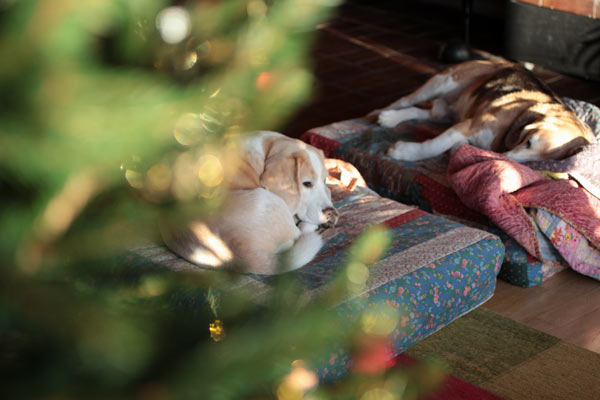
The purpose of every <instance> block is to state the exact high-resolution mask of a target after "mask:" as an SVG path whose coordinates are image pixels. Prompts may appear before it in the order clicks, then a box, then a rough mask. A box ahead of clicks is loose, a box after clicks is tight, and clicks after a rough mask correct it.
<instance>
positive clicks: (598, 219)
mask: <svg viewBox="0 0 600 400" xmlns="http://www.w3.org/2000/svg"><path fill="white" fill-rule="evenodd" d="M554 163H555V164H557V165H559V164H561V162H554ZM548 164H549V166H550V167H552V164H553V163H552V162H548ZM562 164H565V165H566V164H567V163H565V162H562ZM590 164H593V163H590ZM579 168H580V170H582V171H583V172H589V174H588V175H589V176H592V175H594V174H595V171H593V170H590V171H587V170H586V168H585V163H581V164H580V166H579ZM448 180H449V182H450V184H451V186H452V188H453V189H454V191H455V192H456V193H457V195H458V196H459V198H460V199H461V201H462V202H463V203H464V204H465V205H467V206H468V207H469V208H471V209H474V210H476V211H478V212H480V213H482V214H484V215H486V216H487V217H488V218H490V220H491V221H492V222H493V223H494V224H495V225H496V226H498V227H499V228H500V229H502V230H503V231H504V232H505V233H507V234H508V235H509V236H511V237H512V238H514V239H515V240H516V241H517V242H518V243H519V244H520V245H521V246H523V248H525V249H526V250H527V252H528V253H529V254H530V255H532V256H534V257H535V258H537V259H542V258H543V256H542V251H541V248H540V243H539V240H538V235H537V232H538V229H537V225H540V224H541V225H542V226H546V229H548V228H549V224H548V223H544V221H543V219H544V215H543V214H539V213H538V212H537V211H536V212H535V213H533V214H531V215H530V213H528V210H543V211H545V212H546V219H548V214H547V213H551V214H554V215H556V216H559V217H560V219H561V220H562V222H563V226H562V229H563V232H564V233H566V230H567V229H568V230H570V234H571V236H573V235H578V234H580V235H583V236H584V237H585V239H587V241H588V242H589V244H591V245H592V246H594V247H596V248H600V199H598V198H597V197H595V196H594V195H593V194H592V193H591V192H590V191H588V190H586V189H585V188H584V187H583V186H582V185H580V184H579V183H578V182H576V181H575V180H572V179H564V180H551V179H548V178H546V177H545V176H543V175H542V174H540V173H538V172H536V171H534V170H532V169H531V168H529V167H527V166H525V165H522V164H519V163H517V162H514V161H512V160H510V159H508V158H506V157H504V156H502V155H500V154H497V153H494V152H491V151H486V150H481V149H478V148H476V147H473V146H470V145H462V146H461V147H459V148H458V149H457V151H456V152H454V154H453V155H452V156H451V157H450V162H449V164H448ZM532 215H533V218H532ZM538 220H539V224H538V223H537V221H538ZM564 233H563V235H562V238H560V239H559V237H560V236H561V235H558V237H555V239H559V240H555V242H553V244H554V245H555V247H556V248H557V250H558V251H559V253H560V254H561V255H562V256H563V257H564V258H565V259H566V261H569V260H570V259H571V261H573V260H574V257H573V256H574V255H573V254H572V253H573V251H572V248H570V247H569V244H568V241H567V240H566V239H567V238H568V236H567V235H566V234H564ZM552 235H553V233H551V234H550V236H552ZM555 236H556V235H555ZM550 239H551V240H552V238H550ZM589 244H588V243H586V244H585V245H586V246H587V247H589ZM598 261H599V260H598V252H597V251H594V252H590V254H589V256H588V257H584V259H578V260H577V261H576V262H574V264H571V267H572V268H573V269H575V270H577V271H578V272H581V273H584V274H586V275H591V276H594V277H600V263H599V262H598Z"/></svg>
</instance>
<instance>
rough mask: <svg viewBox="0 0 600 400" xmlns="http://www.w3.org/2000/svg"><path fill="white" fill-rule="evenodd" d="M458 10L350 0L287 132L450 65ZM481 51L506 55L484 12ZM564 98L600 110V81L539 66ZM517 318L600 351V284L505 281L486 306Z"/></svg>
mask: <svg viewBox="0 0 600 400" xmlns="http://www.w3.org/2000/svg"><path fill="white" fill-rule="evenodd" d="M461 23H462V16H461V14H460V12H459V11H457V10H448V9H442V8H439V7H438V6H430V7H422V6H419V5H418V4H415V3H414V2H412V1H409V0H403V1H391V0H390V1H385V0H378V1H367V0H346V1H345V2H344V4H343V5H342V6H341V7H340V8H339V9H338V11H337V13H336V14H335V15H333V16H332V18H331V19H330V21H328V22H327V23H325V24H322V25H321V26H320V27H319V29H318V32H317V37H316V40H315V43H314V45H313V50H312V53H311V57H312V60H311V61H312V64H313V71H314V74H315V78H316V79H315V87H314V96H313V98H312V100H311V101H310V102H309V103H308V104H306V106H305V107H303V108H302V109H301V110H299V111H298V112H297V113H296V114H295V115H294V116H293V117H292V118H291V119H290V121H289V123H288V124H287V126H285V127H283V128H282V129H281V131H282V132H284V133H286V134H287V135H289V136H292V137H299V136H300V135H301V134H302V133H303V132H304V131H306V130H308V129H310V128H314V127H316V126H320V125H326V124H329V123H331V122H334V121H340V120H344V119H349V118H355V117H358V116H361V115H364V114H366V113H367V112H369V111H371V110H373V109H375V108H380V107H383V106H385V105H387V104H389V103H391V102H393V101H394V100H396V99H397V98H399V97H401V96H402V95H404V94H406V93H409V92H411V91H413V90H414V89H416V88H417V87H418V86H420V85H421V84H422V83H423V82H425V80H426V79H427V78H428V77H429V76H431V75H432V74H433V73H435V72H436V71H438V70H441V69H443V68H445V67H446V66H447V64H444V63H443V62H442V61H440V59H439V54H440V51H441V49H442V46H443V45H444V43H445V42H446V41H447V40H448V39H452V38H460V37H461V36H462V25H461ZM471 36H472V38H473V47H474V48H476V49H478V50H483V51H485V52H487V53H492V54H499V55H501V51H502V47H503V44H502V40H503V37H502V23H501V21H497V20H493V19H489V18H486V17H483V16H480V15H474V17H473V21H472V35H471ZM534 72H535V73H536V74H537V75H538V77H539V78H540V79H542V80H544V81H545V82H546V83H547V84H548V85H549V86H550V87H551V88H552V89H553V90H554V91H555V92H556V93H558V94H559V95H560V96H567V97H572V98H575V99H580V100H585V101H588V102H591V103H594V104H597V105H600V83H599V82H590V81H586V80H583V79H580V78H577V77H572V76H566V75H563V74H560V73H557V72H555V71H549V70H546V69H543V68H536V69H534ZM484 306H485V307H487V308H489V309H491V310H494V311H497V312H499V313H500V314H503V315H505V316H508V317H509V318H512V319H515V320H517V321H521V322H523V323H525V324H527V325H530V326H532V327H534V328H536V329H539V330H541V331H544V332H547V333H549V334H551V335H554V336H557V337H560V338H562V339H564V340H566V341H568V342H571V343H574V344H576V345H579V346H581V347H584V348H587V349H590V350H593V351H595V352H598V353H600V282H598V281H595V280H593V279H590V278H587V277H583V276H580V275H578V274H576V273H574V272H572V271H570V270H569V271H564V272H561V273H559V274H557V275H556V276H554V277H552V278H551V279H549V280H548V281H546V282H545V283H543V284H542V285H541V286H538V287H534V288H528V289H523V288H519V287H516V286H512V285H510V284H508V283H505V282H503V281H499V282H498V287H497V290H496V294H495V295H494V297H493V298H492V299H491V300H490V301H489V302H488V303H486V304H485V305H484Z"/></svg>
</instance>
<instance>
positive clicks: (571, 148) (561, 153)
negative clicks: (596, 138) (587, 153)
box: [544, 136, 590, 160]
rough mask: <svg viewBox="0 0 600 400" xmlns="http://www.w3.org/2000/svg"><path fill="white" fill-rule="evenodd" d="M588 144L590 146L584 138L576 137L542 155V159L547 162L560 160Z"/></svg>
mask: <svg viewBox="0 0 600 400" xmlns="http://www.w3.org/2000/svg"><path fill="white" fill-rule="evenodd" d="M588 144H590V142H589V141H588V140H587V139H586V138H584V137H583V136H578V137H576V138H573V139H572V140H571V141H569V142H567V143H565V144H563V145H562V146H560V147H557V148H555V149H552V150H551V151H549V152H548V153H546V154H544V158H545V159H548V160H562V159H563V158H567V157H570V156H572V155H573V154H575V153H577V152H578V151H579V149H581V148H582V147H583V146H586V145H588Z"/></svg>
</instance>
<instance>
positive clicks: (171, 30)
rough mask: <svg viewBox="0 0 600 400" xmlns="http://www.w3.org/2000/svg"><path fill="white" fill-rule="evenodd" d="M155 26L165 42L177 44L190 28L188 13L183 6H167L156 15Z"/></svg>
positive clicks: (188, 32) (185, 36) (187, 33)
mask: <svg viewBox="0 0 600 400" xmlns="http://www.w3.org/2000/svg"><path fill="white" fill-rule="evenodd" d="M156 28H157V29H158V31H159V33H160V37H161V38H162V40H164V41H165V43H168V44H177V43H179V42H181V41H183V40H184V39H185V38H187V37H188V35H189V34H190V32H191V30H192V23H191V19H190V14H189V13H188V11H187V10H186V9H185V8H183V7H178V6H174V7H167V8H165V9H164V10H162V11H161V12H160V13H158V15H157V16H156Z"/></svg>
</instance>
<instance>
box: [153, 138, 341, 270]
mask: <svg viewBox="0 0 600 400" xmlns="http://www.w3.org/2000/svg"><path fill="white" fill-rule="evenodd" d="M241 148H242V152H241V153H242V154H241V158H242V162H241V167H240V168H239V169H238V170H237V172H236V173H235V174H234V177H233V178H232V179H231V182H229V187H230V188H231V191H230V192H229V194H228V198H227V200H226V201H225V204H224V206H223V208H222V209H221V212H219V213H218V215H213V216H211V217H209V218H203V219H202V220H192V221H189V222H188V223H187V224H184V225H185V226H184V227H181V226H173V225H172V224H169V223H165V222H164V221H163V222H161V233H162V236H163V239H164V241H165V244H166V245H167V246H168V247H169V248H170V249H171V250H172V251H173V252H175V253H177V254H178V255H180V256H181V257H183V258H185V259H187V260H188V261H190V262H193V263H195V264H199V265H203V266H211V267H236V268H240V267H241V268H242V269H243V270H244V271H245V272H251V273H258V274H275V273H281V272H286V271H291V270H294V269H297V268H300V267H301V266H303V265H305V264H306V263H308V262H309V261H311V260H312V259H313V257H314V256H315V255H316V254H317V252H318V251H319V249H320V248H321V246H322V245H323V241H322V239H321V236H320V234H319V233H318V232H317V230H318V228H319V227H322V228H323V227H325V228H326V227H329V226H332V225H334V224H335V223H336V222H337V211H336V210H335V209H334V208H333V204H332V202H331V193H330V191H329V188H328V187H327V186H326V185H325V179H326V178H327V170H326V169H325V165H324V156H323V152H322V151H321V150H319V149H316V148H315V147H313V146H311V145H308V144H306V143H304V142H302V141H300V140H297V139H292V138H289V137H287V136H284V135H282V134H280V133H276V132H269V131H261V132H259V133H258V134H256V135H253V136H250V137H248V138H245V139H244V140H243V141H242V143H241ZM280 261H281V263H280ZM240 264H241V265H240ZM279 266H281V268H279Z"/></svg>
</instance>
